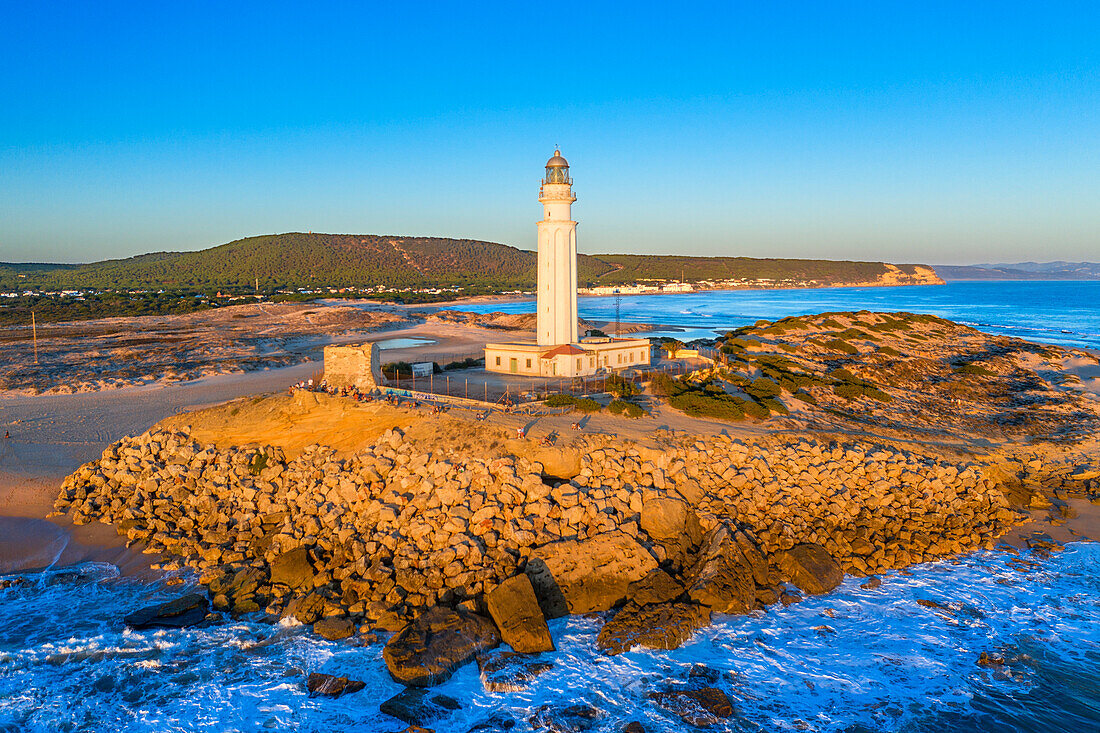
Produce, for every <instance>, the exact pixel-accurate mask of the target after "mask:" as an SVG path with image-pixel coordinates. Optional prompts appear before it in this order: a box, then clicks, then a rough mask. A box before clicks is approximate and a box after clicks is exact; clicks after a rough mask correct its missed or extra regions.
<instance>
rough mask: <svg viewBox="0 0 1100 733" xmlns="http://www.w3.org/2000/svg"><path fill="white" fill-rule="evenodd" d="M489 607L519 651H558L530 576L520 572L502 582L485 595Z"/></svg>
mask: <svg viewBox="0 0 1100 733" xmlns="http://www.w3.org/2000/svg"><path fill="white" fill-rule="evenodd" d="M485 606H486V608H487V609H488V610H489V615H490V616H492V618H493V621H495V622H496V625H497V628H498V629H500V637H501V639H503V640H504V643H505V644H507V645H508V646H510V647H512V649H514V650H515V651H517V652H522V653H527V654H537V653H539V652H550V651H554V641H553V639H551V638H550V628H549V627H548V626H547V625H546V618H545V617H544V616H543V614H542V609H541V608H540V607H539V601H538V598H536V597H535V589H534V588H533V587H532V585H531V579H530V578H528V577H527V575H525V574H523V573H520V574H519V575H516V576H514V577H511V578H509V579H508V580H506V581H504V582H503V583H501V584H500V585H498V586H497V587H496V588H494V589H493V590H492V591H491V592H490V593H489V594H488V595H486V596H485Z"/></svg>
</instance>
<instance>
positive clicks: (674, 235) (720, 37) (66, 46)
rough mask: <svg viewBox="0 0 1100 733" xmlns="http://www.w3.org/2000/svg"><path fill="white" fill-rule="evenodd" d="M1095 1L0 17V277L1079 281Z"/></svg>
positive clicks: (217, 6)
mask: <svg viewBox="0 0 1100 733" xmlns="http://www.w3.org/2000/svg"><path fill="white" fill-rule="evenodd" d="M1098 39H1100V4H1097V3H1095V2H1080V3H1074V2H1063V3H1014V2H1005V1H1002V2H967V3H959V2H951V3H942V4H941V3H932V2H922V3H902V2H896V3H895V2H882V1H881V0H880V1H878V2H837V3H795V2H770V3H759V2H754V3H747V2H746V3H720V4H713V5H708V4H695V3H667V2H663V3H644V2H632V3H622V4H604V3H592V2H585V3H575V4H574V3H567V2H556V3H501V4H490V3H476V2H470V3H450V2H447V3H442V2H441V3H392V2H391V3H385V4H378V5H373V4H368V3H356V4H350V3H349V4H330V3H309V4H300V3H295V4H291V3H285V4H284V3H278V2H265V3H256V4H248V3H203V2H187V3H134V4H126V3H114V2H103V3H73V2H62V3H50V2H41V3H26V2H19V3H17V2H10V1H9V0H0V99H4V100H6V103H5V104H4V105H3V109H0V260H5V261H27V260H35V261H69V262H72V261H90V260H96V259H101V258H105V257H125V256H129V255H133V254H137V253H142V252H149V251H158V250H176V249H200V248H204V247H208V246H212V245H214V244H220V243H223V242H227V241H230V240H233V239H237V238H240V237H244V236H250V235H254V234H264V233H271V232H284V231H309V230H312V231H323V232H339V233H378V234H409V235H438V236H452V237H469V238H477V239H487V240H492V241H498V242H504V243H506V244H511V245H514V246H518V247H523V248H528V249H530V248H532V247H533V246H534V237H535V226H534V223H535V221H536V219H537V218H538V216H539V214H540V207H539V204H538V202H537V200H536V196H537V186H538V179H539V177H540V176H541V173H542V165H543V163H544V161H545V159H546V158H547V157H549V155H550V154H551V153H552V152H553V147H554V144H555V143H558V144H560V145H561V147H562V151H563V154H564V155H565V156H566V157H567V158H569V160H570V163H571V164H572V173H573V177H574V180H575V188H576V190H577V194H578V197H579V201H578V203H577V204H576V205H575V206H574V213H575V216H576V218H577V219H578V221H579V222H580V228H579V236H578V240H579V245H580V249H581V250H582V251H584V252H589V253H598V252H650V253H676V254H680V253H690V254H703V255H717V254H722V255H746V256H778V257H823V258H831V259H871V260H887V261H894V262H928V263H955V262H982V261H998V262H999V261H1014V260H1051V259H1068V260H1081V259H1091V260H1098V259H1100V41H1098Z"/></svg>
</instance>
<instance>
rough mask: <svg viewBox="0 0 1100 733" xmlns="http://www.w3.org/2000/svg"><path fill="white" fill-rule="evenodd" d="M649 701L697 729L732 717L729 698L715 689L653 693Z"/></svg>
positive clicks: (705, 688) (701, 688) (704, 688)
mask: <svg viewBox="0 0 1100 733" xmlns="http://www.w3.org/2000/svg"><path fill="white" fill-rule="evenodd" d="M649 699H650V700H653V701H654V702H655V703H657V704H658V705H660V706H661V707H662V708H664V709H665V710H668V711H669V712H671V713H674V714H676V715H679V716H680V717H681V718H682V719H683V721H684V722H685V723H687V724H688V725H693V726H695V727H697V728H703V727H706V726H710V725H715V724H717V723H719V722H721V721H722V720H725V719H726V718H731V717H733V704H732V703H731V702H730V699H729V696H727V695H726V693H724V692H722V691H721V690H719V689H718V688H716V687H700V688H698V689H694V690H669V691H665V692H653V693H650V695H649Z"/></svg>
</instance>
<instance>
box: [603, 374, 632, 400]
mask: <svg viewBox="0 0 1100 733" xmlns="http://www.w3.org/2000/svg"><path fill="white" fill-rule="evenodd" d="M604 389H605V390H606V391H608V392H610V393H611V394H613V395H614V396H615V397H618V398H619V399H622V398H623V397H633V396H634V395H636V394H638V392H639V391H640V390H639V389H638V386H637V385H636V384H634V382H632V381H630V380H629V379H626V378H625V377H621V376H619V375H618V374H612V375H610V376H609V377H608V378H607V379H606V380H604Z"/></svg>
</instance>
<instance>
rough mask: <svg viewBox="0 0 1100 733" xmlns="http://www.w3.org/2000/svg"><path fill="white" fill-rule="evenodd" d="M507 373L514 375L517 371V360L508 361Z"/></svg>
mask: <svg viewBox="0 0 1100 733" xmlns="http://www.w3.org/2000/svg"><path fill="white" fill-rule="evenodd" d="M508 371H510V372H511V373H512V374H515V373H516V372H518V371H519V359H509V360H508Z"/></svg>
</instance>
